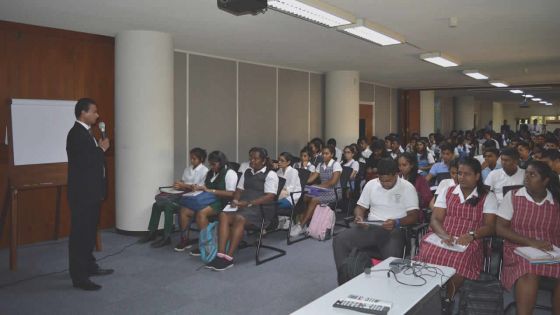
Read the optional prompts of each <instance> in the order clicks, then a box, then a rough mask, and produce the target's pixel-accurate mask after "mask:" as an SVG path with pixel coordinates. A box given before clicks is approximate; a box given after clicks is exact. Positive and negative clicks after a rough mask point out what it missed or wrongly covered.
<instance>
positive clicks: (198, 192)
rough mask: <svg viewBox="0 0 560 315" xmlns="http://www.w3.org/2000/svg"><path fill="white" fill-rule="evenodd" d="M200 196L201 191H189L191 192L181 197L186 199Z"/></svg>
mask: <svg viewBox="0 0 560 315" xmlns="http://www.w3.org/2000/svg"><path fill="white" fill-rule="evenodd" d="M200 194H202V191H201V190H197V191H191V192H188V193H186V194H183V196H186V197H194V196H198V195H200Z"/></svg>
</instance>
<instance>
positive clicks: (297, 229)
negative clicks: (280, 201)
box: [290, 224, 304, 237]
mask: <svg viewBox="0 0 560 315" xmlns="http://www.w3.org/2000/svg"><path fill="white" fill-rule="evenodd" d="M302 233H304V230H303V228H302V227H301V224H296V225H292V230H291V231H290V236H291V237H296V236H298V235H300V234H302Z"/></svg>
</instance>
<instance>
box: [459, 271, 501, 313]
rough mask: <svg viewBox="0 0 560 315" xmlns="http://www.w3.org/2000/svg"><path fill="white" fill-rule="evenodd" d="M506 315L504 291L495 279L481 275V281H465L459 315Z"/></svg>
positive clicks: (462, 287) (484, 274)
mask: <svg viewBox="0 0 560 315" xmlns="http://www.w3.org/2000/svg"><path fill="white" fill-rule="evenodd" d="M502 314H504V291H503V288H502V284H501V283H500V281H499V280H498V279H496V278H495V277H493V276H491V275H489V274H487V273H481V274H480V279H479V280H475V281H473V280H468V279H467V280H465V282H464V283H463V285H462V286H461V294H460V301H459V315H502Z"/></svg>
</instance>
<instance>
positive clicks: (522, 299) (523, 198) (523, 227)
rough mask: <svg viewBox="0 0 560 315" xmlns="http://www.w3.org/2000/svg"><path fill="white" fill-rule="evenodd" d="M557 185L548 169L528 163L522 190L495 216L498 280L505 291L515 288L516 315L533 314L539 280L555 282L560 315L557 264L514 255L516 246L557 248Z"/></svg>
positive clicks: (559, 221)
mask: <svg viewBox="0 0 560 315" xmlns="http://www.w3.org/2000/svg"><path fill="white" fill-rule="evenodd" d="M559 185H560V184H559V182H558V177H557V176H556V175H555V174H554V173H553V172H552V170H551V169H550V167H548V165H546V164H545V163H544V162H539V161H531V162H529V164H528V165H527V170H526V171H525V187H523V188H520V189H518V190H513V191H510V192H508V193H507V194H506V195H505V197H504V200H503V202H502V204H501V205H500V209H499V210H498V213H497V214H498V221H497V223H496V232H497V234H498V236H500V237H502V238H504V250H503V251H504V256H503V269H502V273H501V274H502V276H501V279H500V280H501V281H502V284H503V286H504V287H505V288H506V289H507V290H511V289H512V287H513V286H515V302H516V306H517V307H516V309H517V314H521V315H523V314H533V310H534V307H535V302H536V300H537V289H538V287H539V281H540V279H541V277H550V278H554V280H555V285H554V291H553V294H552V309H553V313H554V314H560V264H551V265H547V264H537V265H535V264H531V263H529V261H527V260H526V259H524V258H522V257H521V256H519V255H517V254H515V253H514V250H515V248H516V247H518V246H531V247H534V248H538V249H540V250H544V251H549V250H552V246H553V245H555V246H560V207H559V204H558V202H559V200H558V196H559V194H560V187H559Z"/></svg>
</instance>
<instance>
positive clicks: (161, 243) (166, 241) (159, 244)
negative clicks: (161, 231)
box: [150, 237, 171, 248]
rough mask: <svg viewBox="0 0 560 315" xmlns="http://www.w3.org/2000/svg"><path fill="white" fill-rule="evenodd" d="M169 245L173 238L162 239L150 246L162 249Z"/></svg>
mask: <svg viewBox="0 0 560 315" xmlns="http://www.w3.org/2000/svg"><path fill="white" fill-rule="evenodd" d="M169 244H171V238H170V237H166V238H162V239H160V240H159V241H156V242H153V243H152V244H150V246H152V247H153V248H160V247H163V246H166V245H169Z"/></svg>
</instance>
